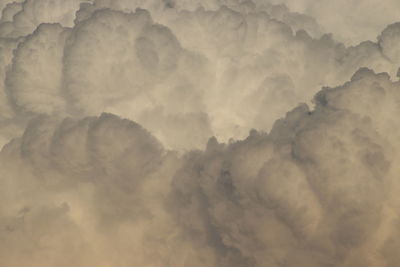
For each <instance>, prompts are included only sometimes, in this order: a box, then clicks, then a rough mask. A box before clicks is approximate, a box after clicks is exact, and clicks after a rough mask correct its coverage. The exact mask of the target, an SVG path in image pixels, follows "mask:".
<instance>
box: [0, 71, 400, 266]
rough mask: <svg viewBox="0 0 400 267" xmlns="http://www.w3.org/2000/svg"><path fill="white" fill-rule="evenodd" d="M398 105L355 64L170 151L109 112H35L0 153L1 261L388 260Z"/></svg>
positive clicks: (384, 82)
mask: <svg viewBox="0 0 400 267" xmlns="http://www.w3.org/2000/svg"><path fill="white" fill-rule="evenodd" d="M399 99H400V95H399V83H398V82H391V81H390V80H389V77H388V75H387V74H374V73H373V72H372V71H370V70H367V69H362V70H360V71H358V72H357V73H356V74H355V75H354V76H353V78H352V80H351V81H350V82H348V83H346V84H345V85H343V86H341V87H337V88H333V89H329V88H327V89H324V90H322V91H320V92H319V93H318V94H317V95H316V97H315V103H316V107H315V108H314V109H313V110H310V109H309V108H308V107H307V106H306V105H305V104H303V105H300V106H299V107H297V108H295V109H294V110H292V111H290V112H289V113H287V115H286V117H285V118H283V119H280V120H278V121H276V123H275V125H274V127H273V128H272V130H271V132H270V133H269V134H266V133H261V132H256V131H252V132H251V134H250V136H249V137H247V138H246V139H245V140H243V141H240V142H236V143H232V144H229V145H224V144H219V143H218V142H217V140H216V139H215V138H211V139H210V140H209V141H208V144H207V148H206V150H205V151H204V152H200V151H198V152H196V151H194V152H190V153H187V154H185V155H182V156H178V154H177V153H175V152H172V151H167V150H165V149H164V148H163V147H162V145H161V144H160V143H159V142H158V141H157V140H156V139H155V138H154V137H152V136H151V134H150V133H149V132H147V131H146V130H144V129H143V128H142V127H141V126H140V125H138V124H136V123H134V122H132V121H129V120H126V119H120V118H119V117H116V116H114V115H110V114H103V115H101V116H100V117H88V118H86V119H83V120H74V119H71V118H67V119H64V120H62V121H57V120H54V119H52V118H51V117H41V118H37V119H36V120H34V121H32V122H31V124H30V125H29V126H28V128H27V129H26V131H25V133H24V134H23V136H22V137H20V138H17V139H14V140H13V141H12V142H10V143H9V144H8V145H6V146H5V147H4V149H3V151H2V154H1V157H2V158H1V161H0V162H1V163H2V168H1V169H2V177H3V178H2V184H3V186H2V194H1V196H2V201H1V203H2V204H1V209H0V210H1V216H0V218H1V219H0V224H1V225H2V229H3V230H2V232H1V233H2V234H1V236H2V239H3V240H4V241H6V242H4V244H5V245H6V247H2V249H1V250H0V252H1V253H2V257H1V258H2V261H3V264H4V265H5V266H21V265H27V264H30V263H31V262H32V261H33V262H34V263H35V264H37V266H55V265H57V266H59V265H60V266H64V265H65V266H68V265H69V264H71V262H73V263H74V264H75V265H76V266H92V265H98V266H114V265H120V266H132V265H134V266H137V265H139V266H188V265H191V266H266V265H268V266H354V267H358V266H371V267H372V266H396V265H397V264H399V260H400V259H399V258H398V253H397V250H398V246H399V244H398V240H397V238H396V236H397V233H398V231H399V228H398V219H399V215H400V214H399V213H398V205H399V204H400V202H399V201H400V200H399V198H398V194H397V193H398V190H399V184H398V181H397V166H398V162H397V161H398V151H397V149H396V145H397V142H398V139H399V135H398V132H399V131H398V128H399V127H400V125H398V122H397V121H396V120H395V119H393V116H392V115H393V114H396V113H397V112H399V106H398V101H399ZM23 240H25V241H23ZM27 240H28V241H27ZM2 243H3V242H2ZM27 250H30V251H31V252H30V253H26V251H27ZM67 250H68V253H65V251H67ZM10 252H12V253H10ZM33 266H36V265H33Z"/></svg>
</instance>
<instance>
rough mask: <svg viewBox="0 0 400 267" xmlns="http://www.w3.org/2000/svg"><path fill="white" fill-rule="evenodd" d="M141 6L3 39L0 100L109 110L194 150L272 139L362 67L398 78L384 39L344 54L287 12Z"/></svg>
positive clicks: (120, 4)
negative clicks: (253, 137)
mask: <svg viewBox="0 0 400 267" xmlns="http://www.w3.org/2000/svg"><path fill="white" fill-rule="evenodd" d="M146 3H147V4H143V3H139V2H135V1H127V2H125V1H111V2H110V1H95V2H94V3H93V4H91V3H82V5H81V6H80V9H79V11H78V12H77V17H76V20H75V25H74V26H73V27H72V28H69V27H65V26H62V25H66V26H70V24H69V23H64V22H63V21H62V20H60V19H58V20H57V19H55V21H57V22H59V23H61V25H60V24H57V23H56V24H41V25H40V26H39V27H37V29H35V31H34V32H32V33H31V34H29V35H27V36H25V37H23V38H19V39H6V40H10V41H8V42H11V44H12V46H11V48H9V50H7V51H13V54H11V55H10V54H9V53H10V52H7V53H8V54H7V53H5V54H6V55H7V57H6V59H7V60H5V61H4V70H3V71H1V69H0V74H1V73H2V72H3V73H4V76H5V77H4V84H5V88H4V90H5V92H6V95H5V96H4V97H3V99H4V100H3V101H4V102H5V103H8V106H11V107H12V109H13V111H14V112H15V113H16V114H17V116H22V117H26V116H27V115H28V117H32V116H36V115H40V114H47V115H55V116H59V117H63V116H66V115H69V116H74V117H85V116H92V115H97V114H99V113H101V112H111V113H114V114H117V115H120V116H123V117H126V118H130V119H132V120H135V121H137V122H139V123H141V124H142V125H143V126H145V127H146V128H148V129H149V130H150V131H151V132H152V133H153V134H154V135H155V136H157V138H159V139H160V140H161V142H162V143H163V144H164V145H166V146H167V147H168V148H173V149H178V150H190V149H193V148H203V147H204V146H205V143H206V140H207V139H208V138H209V137H210V136H212V135H215V136H217V137H218V138H219V139H220V140H223V141H227V140H229V139H230V138H235V139H238V138H244V137H245V136H246V134H247V133H248V131H249V130H250V129H252V128H257V129H260V130H267V131H268V130H270V128H271V126H272V124H273V123H274V121H275V120H276V119H277V118H279V117H280V116H282V115H283V114H284V113H285V112H286V111H287V110H288V109H290V108H293V107H294V106H296V105H297V104H298V103H299V102H306V101H308V100H309V99H310V98H311V97H312V95H313V94H314V93H315V92H317V91H318V90H319V88H320V87H321V86H337V85H339V84H341V83H343V82H344V81H346V80H347V79H349V78H350V75H351V73H353V72H354V71H356V70H357V69H358V68H360V67H370V68H372V69H374V70H375V71H378V72H381V71H387V72H388V73H390V74H391V75H395V73H396V71H397V63H396V62H397V58H393V56H391V55H389V56H388V55H386V54H387V53H388V52H387V53H385V52H382V51H386V50H388V49H393V48H389V47H388V46H390V44H389V43H388V42H389V41H384V39H382V38H383V36H384V35H385V32H387V31H385V32H383V33H382V38H381V39H380V41H379V43H373V42H364V43H361V44H359V45H358V46H355V47H349V48H346V47H345V46H344V45H343V44H341V43H337V42H335V41H334V40H333V39H332V38H331V37H330V36H329V35H322V36H321V37H318V38H313V37H311V36H310V35H309V34H308V33H307V32H306V31H305V30H304V29H306V30H309V29H310V30H309V32H312V31H313V30H311V28H313V27H314V26H313V27H311V26H310V27H311V28H310V27H308V26H307V25H309V24H307V23H305V24H304V25H303V22H305V21H307V18H305V17H302V16H301V15H296V14H294V13H290V11H288V9H287V8H285V6H275V5H263V6H258V5H256V4H250V3H249V4H248V5H247V4H239V3H236V2H235V3H231V4H227V6H221V7H219V6H220V4H218V5H217V4H215V5H214V4H213V5H211V6H208V9H206V7H207V5H206V4H204V5H203V6H202V8H199V9H195V8H194V7H192V6H191V5H189V2H188V3H186V4H185V3H183V2H182V3H175V4H173V5H172V4H168V3H163V4H160V3H158V5H157V4H156V3H155V2H146ZM24 5H28V2H26V3H25V2H24ZM73 6H74V5H72V4H71V8H72V7H73ZM141 6H144V7H146V8H148V9H149V11H146V10H143V9H138V10H136V8H137V7H141ZM195 6H197V5H195ZM28 7H30V6H29V5H28V6H27V7H26V9H27V10H29V8H28ZM184 8H188V10H184ZM63 10H64V9H63ZM65 10H66V9H65ZM132 12H133V13H132ZM15 19H16V17H14V20H15ZM41 21H43V22H52V20H51V19H49V18H46V17H43V18H42V19H41ZM308 21H312V19H310V20H308ZM157 22H158V23H157ZM159 23H163V24H164V25H161V24H159ZM310 23H311V22H310ZM311 24H312V23H311ZM311 24H310V25H311ZM303 26H304V29H303ZM316 27H317V26H316ZM295 31H297V32H295ZM193 32H196V34H193ZM315 35H316V36H318V34H315ZM386 35H387V34H386ZM386 39H387V38H386ZM11 40H13V41H11ZM16 46H17V47H16ZM392 47H394V46H392ZM12 49H14V50H12ZM10 56H11V58H10ZM10 60H11V62H10ZM10 63H11V64H10ZM7 66H8V67H7ZM5 106H7V104H5Z"/></svg>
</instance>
